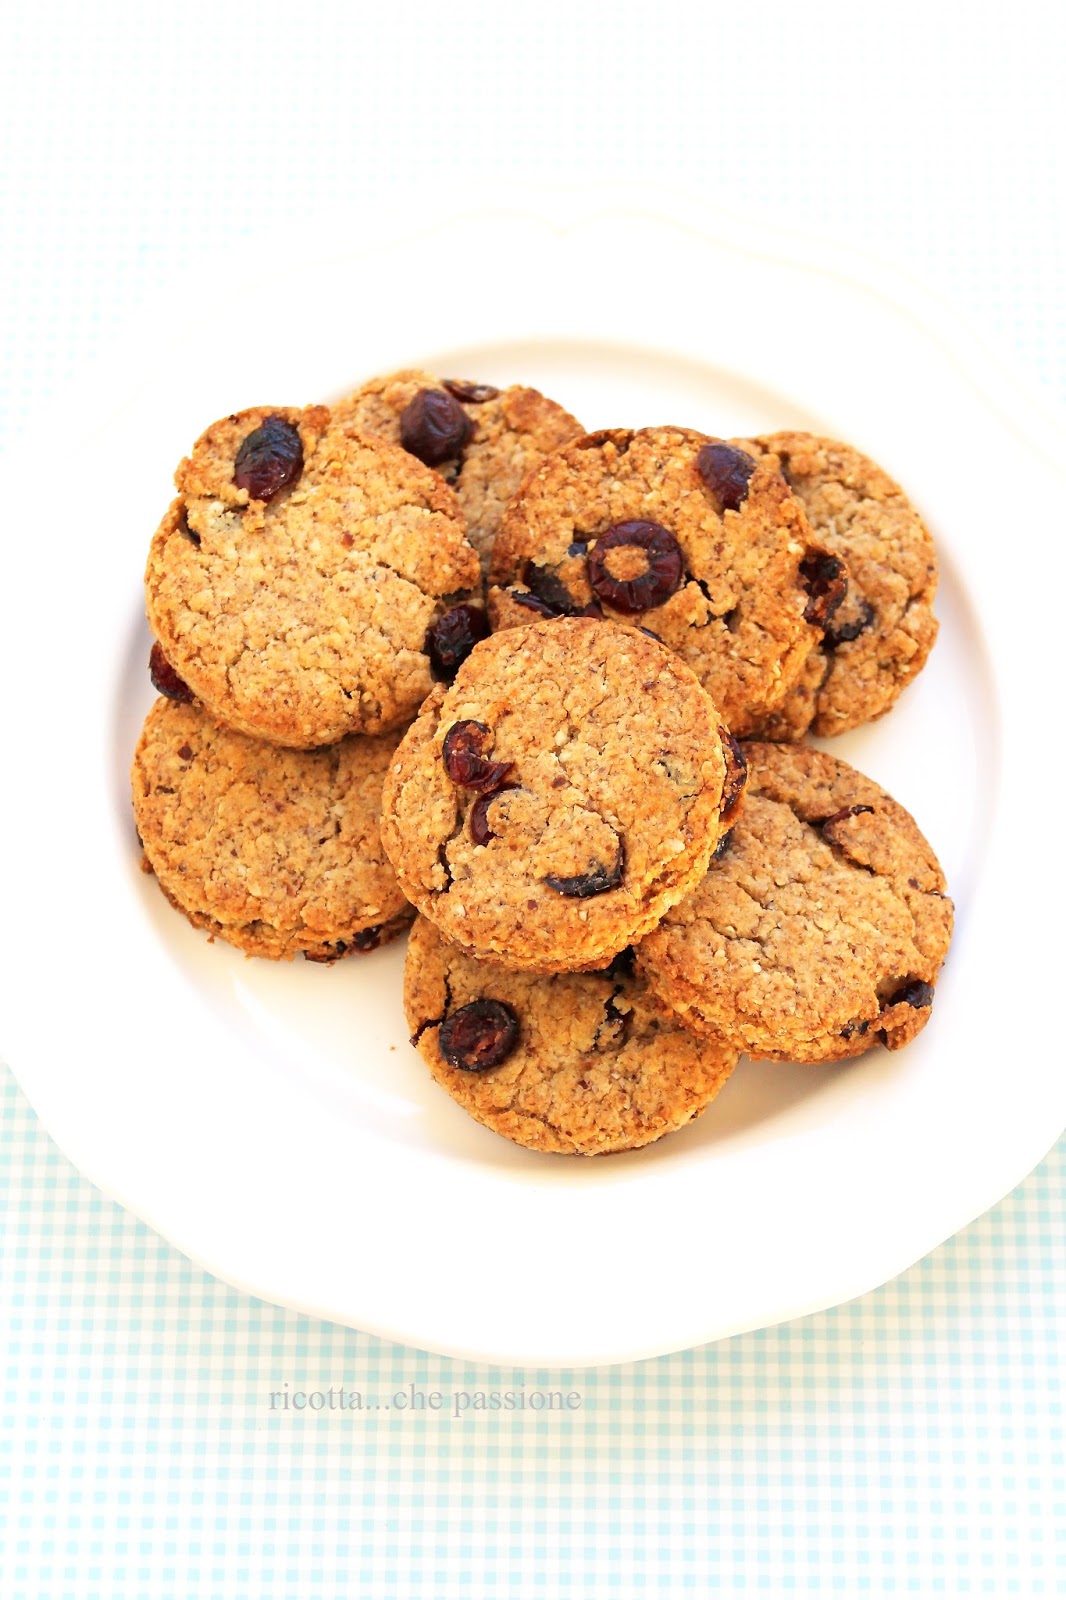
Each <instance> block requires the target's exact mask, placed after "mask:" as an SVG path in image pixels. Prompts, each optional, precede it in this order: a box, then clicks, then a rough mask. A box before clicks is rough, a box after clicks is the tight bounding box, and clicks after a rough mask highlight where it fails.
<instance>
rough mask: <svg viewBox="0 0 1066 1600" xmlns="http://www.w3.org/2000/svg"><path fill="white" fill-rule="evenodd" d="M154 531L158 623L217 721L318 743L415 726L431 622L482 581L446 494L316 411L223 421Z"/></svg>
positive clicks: (151, 614)
mask: <svg viewBox="0 0 1066 1600" xmlns="http://www.w3.org/2000/svg"><path fill="white" fill-rule="evenodd" d="M175 482H176V484H177V488H178V491H179V499H177V500H175V501H174V503H173V505H172V506H171V507H170V510H169V511H168V512H167V514H166V516H165V517H164V519H163V522H162V524H161V526H160V528H159V530H158V531H157V533H156V535H155V538H154V539H153V540H152V547H151V551H150V553H149V557H148V569H147V573H146V577H145V587H146V595H147V608H148V620H149V622H150V624H151V626H152V629H153V632H154V633H155V635H156V638H157V639H158V640H159V642H160V645H161V646H162V650H163V653H164V655H165V656H166V658H167V660H168V661H169V662H170V664H171V666H172V667H173V669H174V671H175V672H176V673H177V674H178V675H179V677H180V678H181V679H183V680H184V681H185V683H187V684H188V685H189V687H190V689H191V690H192V691H193V692H194V693H195V694H196V695H197V696H198V697H199V698H200V699H201V700H202V701H203V703H204V705H206V706H207V707H208V709H209V710H210V711H212V712H213V713H214V714H215V715H216V716H217V717H219V718H220V719H221V720H222V721H223V722H226V723H229V724H230V725H231V726H232V727H235V728H239V729H241V730H242V731H243V732H245V733H248V734H252V735H254V736H255V737H257V738H261V739H269V740H271V741H272V742H274V743H276V744H281V745H289V746H292V747H294V748H297V749H307V748H311V747H313V746H315V745H321V744H329V743H331V742H332V741H333V740H335V739H340V738H342V737H343V736H344V735H345V734H348V733H380V732H383V731H386V730H388V729H390V728H395V727H399V726H400V725H401V724H402V723H404V722H409V721H410V719H411V717H412V716H413V715H414V713H415V711H416V710H417V709H418V707H419V705H420V704H421V702H422V701H423V700H424V699H425V697H426V695H427V694H428V693H429V690H430V688H431V687H432V683H433V677H432V673H431V668H430V660H429V656H428V654H427V651H426V635H427V632H428V630H429V628H430V626H431V624H432V623H433V622H434V621H435V620H436V619H437V618H438V617H439V616H440V615H441V614H442V613H443V612H444V611H445V610H446V609H447V608H448V603H449V600H450V598H451V597H453V596H454V595H455V594H456V592H457V591H462V590H465V589H468V588H470V587H471V586H473V585H476V584H477V582H478V561H477V555H476V553H475V552H474V550H473V548H472V547H471V545H470V544H469V543H468V542H467V539H466V537H465V533H464V524H463V518H462V513H461V512H460V510H459V504H458V501H457V500H456V498H455V496H454V494H453V493H452V491H451V490H450V489H449V488H448V487H447V485H446V484H445V483H443V482H442V480H441V479H440V478H439V477H438V476H437V474H436V473H435V472H431V471H430V469H429V468H428V467H424V466H423V465H422V464H421V462H419V461H415V460H414V458H413V457H411V456H409V455H408V454H407V453H406V451H403V450H400V449H398V448H397V447H396V446H394V445H390V444H387V443H385V441H384V440H381V439H376V438H371V437H369V436H367V437H363V436H361V435H359V434H356V433H351V432H345V431H343V430H341V429H339V428H333V427H331V426H330V416H329V412H328V411H327V410H326V409H325V408H324V407H322V406H312V407H311V408H310V409H308V410H306V411H291V410H284V409H277V410H271V409H270V408H267V407H259V408H257V409H254V410H250V411H242V412H240V413H238V414H237V415H235V416H231V417H226V418H224V419H223V420H222V421H221V422H216V423H215V424H214V425H213V426H212V427H210V428H208V430H207V432H206V433H205V434H203V435H202V437H201V438H200V439H199V440H198V441H197V443H196V445H195V447H194V448H193V452H192V455H191V456H190V457H189V458H188V459H186V460H185V461H183V462H182V463H181V465H180V466H179V468H178V470H177V473H176V475H175Z"/></svg>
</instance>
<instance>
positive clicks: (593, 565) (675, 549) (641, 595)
mask: <svg viewBox="0 0 1066 1600" xmlns="http://www.w3.org/2000/svg"><path fill="white" fill-rule="evenodd" d="M620 549H635V550H643V551H644V555H645V563H646V564H645V567H644V571H643V572H642V573H641V574H640V575H639V576H638V577H634V578H615V577H613V576H612V575H611V573H610V571H609V570H608V567H607V557H608V555H609V554H610V552H611V551H612V550H620ZM588 567H589V582H590V583H591V585H592V587H593V589H594V590H595V591H596V593H597V594H598V595H599V597H600V599H601V600H602V601H603V602H604V604H605V605H609V606H613V607H614V609H615V610H616V611H621V612H623V613H624V614H625V615H626V616H636V615H637V614H638V613H639V612H641V611H651V610H652V609H653V608H654V607H655V606H661V605H665V603H666V601H667V600H669V598H670V596H671V595H672V594H676V592H677V590H678V589H679V588H680V587H681V584H682V582H683V580H684V576H685V558H684V556H683V554H682V552H681V546H680V545H679V544H678V542H677V540H676V539H675V538H674V536H673V534H672V533H670V532H668V530H667V529H666V528H663V527H660V525H659V523H657V522H644V521H643V520H640V519H638V520H636V521H634V522H616V523H615V524H614V526H613V527H611V528H608V529H607V531H606V533H601V534H600V536H599V538H598V539H597V540H596V543H595V545H594V546H593V548H592V552H591V554H590V555H589V558H588Z"/></svg>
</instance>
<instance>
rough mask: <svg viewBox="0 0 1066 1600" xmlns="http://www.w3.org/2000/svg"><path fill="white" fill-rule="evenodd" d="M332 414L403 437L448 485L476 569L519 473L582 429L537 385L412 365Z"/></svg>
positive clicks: (484, 561) (485, 558) (397, 439)
mask: <svg viewBox="0 0 1066 1600" xmlns="http://www.w3.org/2000/svg"><path fill="white" fill-rule="evenodd" d="M333 414H334V417H335V418H336V420H337V422H338V423H340V424H341V426H343V427H353V428H357V429H360V430H361V431H362V432H364V433H377V434H381V436H382V437H383V438H385V439H389V440H391V441H392V442H393V443H394V444H403V445H404V446H405V448H407V449H409V450H411V451H412V453H413V454H415V455H417V456H418V457H419V459H420V460H422V461H425V462H427V463H428V464H429V465H430V466H432V467H435V468H436V469H437V471H438V472H440V473H441V474H442V475H443V476H444V477H445V478H446V480H447V481H448V482H449V483H450V484H452V485H453V487H454V489H455V492H456V494H457V495H458V497H459V504H460V506H461V507H462V511H463V515H464V516H465V518H466V521H467V529H468V534H469V538H470V542H471V543H472V544H473V546H474V548H475V549H476V550H477V552H478V555H479V556H480V558H481V565H482V569H483V570H487V568H488V563H489V557H490V556H491V554H492V546H493V542H494V540H495V538H496V530H497V528H498V527H499V524H500V517H501V516H502V514H503V508H504V506H505V505H506V504H507V502H508V500H510V498H511V496H512V495H513V494H514V492H515V490H516V489H517V488H518V485H519V484H520V483H521V482H522V479H523V478H524V477H525V475H526V473H527V472H529V471H531V470H532V468H533V467H535V466H536V465H537V464H538V462H540V461H541V460H542V459H543V457H544V456H546V455H547V454H548V452H549V451H550V450H554V449H555V448H556V447H557V446H558V445H561V444H565V443H566V441H567V440H568V439H572V438H574V436H575V435H576V434H579V433H580V432H581V424H580V423H579V422H576V421H575V420H574V418H573V417H572V416H571V415H570V413H569V411H564V410H563V407H562V406H560V405H557V404H556V403H555V401H554V400H549V399H548V398H547V397H546V396H545V395H542V394H540V393H539V391H538V390H536V389H529V388H526V387H525V386H524V385H522V384H512V385H511V387H510V388H509V389H496V388H493V386H492V385H491V384H487V383H468V382H466V381H465V380H462V379H456V378H436V377H434V376H433V374H432V373H430V372H418V371H405V372H394V373H391V374H390V375H389V376H388V377H385V378H373V379H372V380H371V381H370V382H369V383H364V384H363V386H362V388H360V389H357V390H356V391H355V393H354V394H351V395H349V396H348V398H347V399H345V400H341V401H339V402H338V403H337V405H335V406H334V407H333Z"/></svg>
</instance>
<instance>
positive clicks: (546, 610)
mask: <svg viewBox="0 0 1066 1600" xmlns="http://www.w3.org/2000/svg"><path fill="white" fill-rule="evenodd" d="M507 593H508V594H509V595H510V596H511V599H512V600H513V601H514V603H515V605H516V606H524V607H525V609H526V610H527V611H535V612H536V614H537V616H538V617H558V616H560V615H561V613H560V612H558V611H556V610H555V609H554V607H553V606H550V605H548V603H547V601H545V600H539V599H538V598H537V596H536V595H535V594H523V592H522V590H521V589H508V591H507Z"/></svg>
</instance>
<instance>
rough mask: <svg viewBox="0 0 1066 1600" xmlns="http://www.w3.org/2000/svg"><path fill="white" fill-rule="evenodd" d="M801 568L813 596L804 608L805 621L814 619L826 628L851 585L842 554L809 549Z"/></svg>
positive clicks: (809, 591)
mask: <svg viewBox="0 0 1066 1600" xmlns="http://www.w3.org/2000/svg"><path fill="white" fill-rule="evenodd" d="M799 570H800V577H801V578H802V579H803V583H804V587H805V588H806V590H807V594H808V596H809V599H808V601H807V604H806V606H805V607H804V608H803V620H804V622H813V624H814V626H815V627H816V628H824V627H825V625H826V623H827V622H828V621H829V618H830V617H831V616H832V615H833V612H834V611H835V610H836V608H837V606H838V605H839V604H840V602H841V601H842V600H843V598H844V591H845V590H846V589H847V586H848V574H847V570H846V568H845V566H844V563H843V561H841V559H840V557H839V556H831V555H830V554H829V551H828V550H808V552H807V554H806V555H805V556H804V558H803V560H802V561H801V562H800V565H799Z"/></svg>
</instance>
